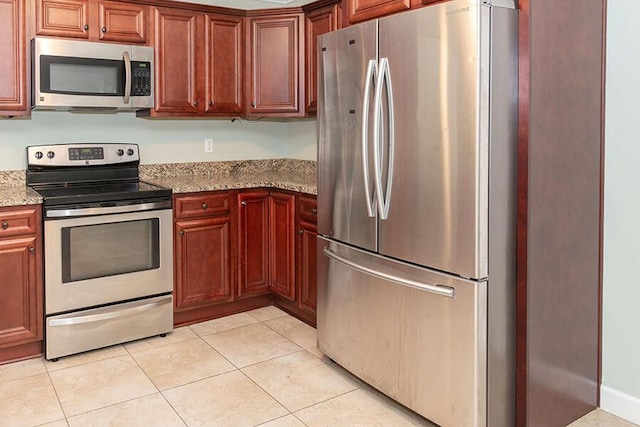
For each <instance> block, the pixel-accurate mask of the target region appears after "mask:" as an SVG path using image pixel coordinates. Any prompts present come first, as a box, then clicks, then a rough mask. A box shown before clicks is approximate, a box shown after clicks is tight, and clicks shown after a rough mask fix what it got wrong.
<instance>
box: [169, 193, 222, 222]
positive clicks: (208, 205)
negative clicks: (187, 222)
mask: <svg viewBox="0 0 640 427" xmlns="http://www.w3.org/2000/svg"><path fill="white" fill-rule="evenodd" d="M174 209H175V213H176V218H177V219H181V218H197V217H203V216H211V215H219V214H228V213H229V212H230V211H231V195H230V194H229V193H219V194H202V195H200V194H198V195H193V196H178V197H176V198H175V204H174Z"/></svg>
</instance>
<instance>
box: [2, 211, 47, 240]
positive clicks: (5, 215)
mask: <svg viewBox="0 0 640 427" xmlns="http://www.w3.org/2000/svg"><path fill="white" fill-rule="evenodd" d="M37 221H38V216H37V208H35V207H34V208H23V209H14V208H11V209H3V210H0V238H2V237H7V236H19V235H24V234H36V230H37V228H38V222H37Z"/></svg>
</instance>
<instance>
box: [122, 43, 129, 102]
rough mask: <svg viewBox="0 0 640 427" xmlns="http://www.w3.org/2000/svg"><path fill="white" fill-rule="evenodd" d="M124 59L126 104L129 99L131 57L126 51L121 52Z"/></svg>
mask: <svg viewBox="0 0 640 427" xmlns="http://www.w3.org/2000/svg"><path fill="white" fill-rule="evenodd" d="M122 56H123V57H124V76H125V79H124V103H125V104H128V103H129V99H130V98H131V57H130V56H129V52H127V51H126V50H125V51H124V52H122Z"/></svg>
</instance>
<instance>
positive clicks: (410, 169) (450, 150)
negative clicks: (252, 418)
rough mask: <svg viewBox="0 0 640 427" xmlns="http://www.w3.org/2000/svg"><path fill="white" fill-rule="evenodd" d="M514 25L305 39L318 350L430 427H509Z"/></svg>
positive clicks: (418, 18)
mask: <svg viewBox="0 0 640 427" xmlns="http://www.w3.org/2000/svg"><path fill="white" fill-rule="evenodd" d="M517 40H518V37H517V11H516V8H515V5H514V2H513V1H509V0H500V1H498V0H453V1H448V2H442V3H438V4H436V5H432V6H427V7H424V8H421V9H418V10H416V11H410V12H405V13H401V14H397V15H393V16H390V17H386V18H382V19H379V20H375V21H370V22H365V23H362V24H359V25H354V26H351V27H347V28H345V29H342V30H340V31H336V32H333V33H329V34H326V35H324V36H321V37H320V39H319V41H318V43H319V44H318V52H319V53H318V64H319V69H318V94H319V102H318V139H319V142H318V212H319V217H318V233H319V240H318V245H319V246H318V249H319V251H318V271H319V272H318V343H319V348H320V350H321V351H322V352H323V353H325V354H326V355H328V356H329V357H331V358H332V359H334V360H335V361H336V362H337V363H339V364H340V365H342V366H343V367H345V368H346V369H347V370H349V371H351V372H352V373H353V374H355V375H356V376H358V377H360V378H362V379H363V380H364V381H366V382H367V383H369V384H371V385H372V386H374V387H376V388H377V389H379V390H380V391H382V392H383V393H385V394H387V395H389V396H390V397H392V398H394V399H396V400H397V401H398V402H400V403H402V404H403V405H405V406H407V407H409V408H411V409H412V410H414V411H416V412H417V413H419V414H421V415H423V416H424V417H425V418H427V419H429V420H431V421H432V422H434V423H437V424H439V425H441V426H456V427H460V426H465V427H467V426H486V425H489V426H491V427H500V426H511V425H513V424H514V421H515V415H514V414H515V403H514V402H515V384H514V378H515V361H514V359H515V356H514V354H515V290H516V282H515V207H516V176H515V175H516V171H515V165H516V136H517V103H518V98H517Z"/></svg>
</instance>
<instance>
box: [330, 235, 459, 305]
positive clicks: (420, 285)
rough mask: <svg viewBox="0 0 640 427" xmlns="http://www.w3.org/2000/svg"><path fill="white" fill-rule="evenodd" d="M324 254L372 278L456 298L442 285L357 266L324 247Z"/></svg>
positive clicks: (452, 291) (449, 288)
mask: <svg viewBox="0 0 640 427" xmlns="http://www.w3.org/2000/svg"><path fill="white" fill-rule="evenodd" d="M323 252H324V254H325V255H326V256H328V257H329V258H331V259H334V260H336V261H338V262H341V263H343V264H346V265H348V266H349V267H352V268H355V269H356V270H358V271H361V272H363V273H366V274H368V275H370V276H373V277H380V278H382V279H386V280H390V281H392V282H396V283H398V284H400V285H403V286H407V287H409V288H414V289H418V290H421V291H426V292H431V293H433V294H437V295H441V296H445V297H448V298H454V297H455V296H456V290H455V289H454V288H452V287H449V286H443V285H429V284H426V283H421V282H416V281H414V280H409V279H403V278H401V277H398V276H394V275H391V274H387V273H383V272H382V271H376V270H374V269H372V268H369V267H365V266H364V265H360V264H357V263H355V262H353V261H350V260H348V259H346V258H343V257H341V256H340V255H338V254H336V253H335V252H333V251H332V250H331V249H329V248H327V247H325V248H324V250H323Z"/></svg>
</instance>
